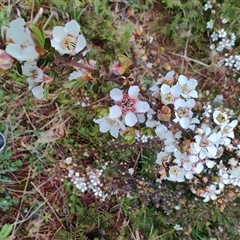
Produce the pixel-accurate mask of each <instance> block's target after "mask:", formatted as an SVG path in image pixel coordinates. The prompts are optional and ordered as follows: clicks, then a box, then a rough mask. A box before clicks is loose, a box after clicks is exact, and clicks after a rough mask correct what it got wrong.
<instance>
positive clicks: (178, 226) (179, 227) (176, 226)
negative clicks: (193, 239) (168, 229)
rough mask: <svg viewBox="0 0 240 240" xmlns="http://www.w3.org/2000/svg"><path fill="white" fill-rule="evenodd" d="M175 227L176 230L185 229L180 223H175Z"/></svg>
mask: <svg viewBox="0 0 240 240" xmlns="http://www.w3.org/2000/svg"><path fill="white" fill-rule="evenodd" d="M174 229H175V230H176V231H181V230H183V228H182V227H181V226H180V225H179V224H175V226H174Z"/></svg>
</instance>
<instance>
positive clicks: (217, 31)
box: [203, 0, 240, 71]
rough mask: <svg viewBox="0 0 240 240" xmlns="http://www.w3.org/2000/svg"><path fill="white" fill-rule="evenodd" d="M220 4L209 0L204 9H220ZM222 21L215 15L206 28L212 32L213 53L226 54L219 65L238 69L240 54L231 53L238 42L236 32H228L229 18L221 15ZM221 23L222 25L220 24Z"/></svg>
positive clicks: (239, 67)
mask: <svg viewBox="0 0 240 240" xmlns="http://www.w3.org/2000/svg"><path fill="white" fill-rule="evenodd" d="M218 7H219V6H218V5H216V4H215V2H214V1H210V0H209V1H207V3H206V4H205V5H204V7H203V8H204V11H208V10H213V9H214V8H216V9H215V11H218V9H217V8H218ZM221 19H222V20H221V22H220V23H219V22H218V20H217V17H216V16H215V15H213V19H210V21H208V22H207V25H206V28H207V29H209V30H210V31H211V32H210V41H211V44H210V49H211V50H212V51H213V53H218V54H219V53H223V54H224V56H223V57H222V58H221V59H220V60H219V61H218V65H219V66H223V65H224V66H226V67H229V68H233V69H236V70H238V71H239V70H240V55H239V54H231V52H232V50H233V47H234V46H235V42H236V34H235V33H234V32H228V31H227V30H226V29H227V27H226V26H225V25H226V23H227V22H228V20H227V19H225V18H223V17H221ZM219 24H220V26H219Z"/></svg>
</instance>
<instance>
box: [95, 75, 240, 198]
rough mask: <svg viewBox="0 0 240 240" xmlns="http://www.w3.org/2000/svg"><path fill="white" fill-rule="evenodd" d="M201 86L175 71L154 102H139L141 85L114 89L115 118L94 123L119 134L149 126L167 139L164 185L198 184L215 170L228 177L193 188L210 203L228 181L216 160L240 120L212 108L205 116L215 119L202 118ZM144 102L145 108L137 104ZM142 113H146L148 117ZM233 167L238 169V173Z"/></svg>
mask: <svg viewBox="0 0 240 240" xmlns="http://www.w3.org/2000/svg"><path fill="white" fill-rule="evenodd" d="M196 86H197V80H196V79H187V78H186V77H185V76H183V75H180V76H178V77H177V79H176V77H175V72H174V71H170V72H168V73H167V74H166V75H165V76H163V77H161V78H159V79H158V80H157V83H156V84H155V85H154V86H152V87H151V88H150V91H151V92H152V97H153V98H152V101H151V102H149V103H147V102H142V101H141V102H140V103H138V101H139V99H138V98H137V96H138V95H137V94H138V93H139V88H138V87H136V86H132V87H130V88H129V91H128V94H125V93H122V91H121V90H119V89H113V90H111V92H110V96H111V98H112V99H113V100H115V103H116V105H114V106H113V107H110V110H109V116H107V117H104V118H102V119H98V120H94V121H95V122H96V123H99V124H100V131H101V132H106V131H110V133H111V132H112V133H111V134H112V135H113V134H115V133H116V132H117V134H115V136H116V137H117V136H118V132H119V131H120V129H121V130H125V125H127V126H128V127H133V126H144V124H145V127H144V128H149V129H152V131H153V134H152V136H155V137H156V138H158V139H160V140H161V141H162V142H163V147H162V148H161V149H160V152H159V153H158V154H157V158H156V164H157V165H158V172H159V175H160V178H159V179H158V182H160V183H161V182H162V181H163V180H168V181H173V182H189V183H192V182H194V180H195V179H196V178H197V177H199V176H200V175H202V174H207V173H209V172H215V174H216V175H215V178H216V179H218V178H219V179H223V182H221V181H220V180H218V181H217V182H216V183H215V182H212V183H211V184H209V185H207V182H208V181H207V182H206V184H205V187H204V185H203V187H202V189H201V191H197V190H195V189H194V187H192V192H194V193H196V194H197V195H198V196H201V197H203V198H204V201H209V200H210V199H212V200H215V199H216V198H217V194H219V193H220V192H222V191H223V184H226V172H224V173H223V172H222V170H221V171H220V172H219V169H222V166H223V164H222V165H221V167H220V166H219V164H218V161H216V159H218V160H219V159H220V158H221V156H222V155H223V153H224V149H225V148H226V147H227V146H229V144H230V143H231V140H232V139H233V138H234V131H233V130H234V128H235V127H236V125H237V123H238V121H237V120H232V121H230V118H229V116H228V115H227V113H226V112H224V111H223V110H222V109H215V110H214V111H212V107H211V106H208V107H207V108H206V110H205V111H206V113H205V114H201V116H205V117H208V118H209V122H204V121H202V118H201V117H200V115H197V114H196V112H195V110H194V108H195V107H196V100H194V98H197V97H198V94H197V91H196V89H195V88H196ZM133 90H137V91H136V92H135V93H134V91H133ZM134 104H135V105H134ZM139 105H140V106H141V107H140V108H139V107H136V106H139ZM140 109H141V111H140ZM210 110H211V111H210ZM140 112H142V113H145V114H146V116H145V115H144V118H142V120H140V119H141V117H140V116H139V113H140ZM129 115H130V116H129ZM132 116H133V117H132ZM129 119H131V120H129ZM114 124H115V125H114ZM145 130H146V129H145ZM114 131H115V132H114ZM125 131H126V130H125ZM128 131H129V130H128ZM149 132H151V131H149ZM132 134H135V139H136V140H137V141H142V142H146V141H148V138H147V137H146V136H145V135H144V134H143V133H142V132H141V131H140V130H138V131H132ZM188 135H189V136H188ZM123 136H124V134H123ZM143 136H144V138H143ZM187 136H188V137H187ZM229 169H230V171H229V172H228V175H229V179H231V181H230V180H229V182H228V183H232V184H238V183H237V181H238V180H237V178H238V177H239V176H238V175H237V170H235V171H234V170H233V167H230V168H229ZM237 169H238V168H237ZM239 169H240V167H239ZM231 171H233V172H234V173H235V172H236V173H235V175H233V174H232V173H231ZM239 172H240V170H239ZM236 175H237V176H236ZM222 176H224V177H222ZM209 183H210V182H209Z"/></svg>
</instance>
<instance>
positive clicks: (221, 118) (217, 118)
mask: <svg viewBox="0 0 240 240" xmlns="http://www.w3.org/2000/svg"><path fill="white" fill-rule="evenodd" d="M213 121H214V122H215V123H216V124H217V125H220V126H221V125H223V124H225V123H226V122H228V116H227V114H226V113H223V112H221V111H219V110H216V111H214V113H213Z"/></svg>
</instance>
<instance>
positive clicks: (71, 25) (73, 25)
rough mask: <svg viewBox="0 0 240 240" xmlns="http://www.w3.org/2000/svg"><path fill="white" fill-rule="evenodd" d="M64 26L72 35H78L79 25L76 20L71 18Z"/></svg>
mask: <svg viewBox="0 0 240 240" xmlns="http://www.w3.org/2000/svg"><path fill="white" fill-rule="evenodd" d="M65 28H66V29H67V31H68V33H69V34H70V35H72V36H73V37H77V36H78V35H79V32H80V26H79V24H78V23H77V21H76V20H71V21H70V22H68V23H66V25H65Z"/></svg>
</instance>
